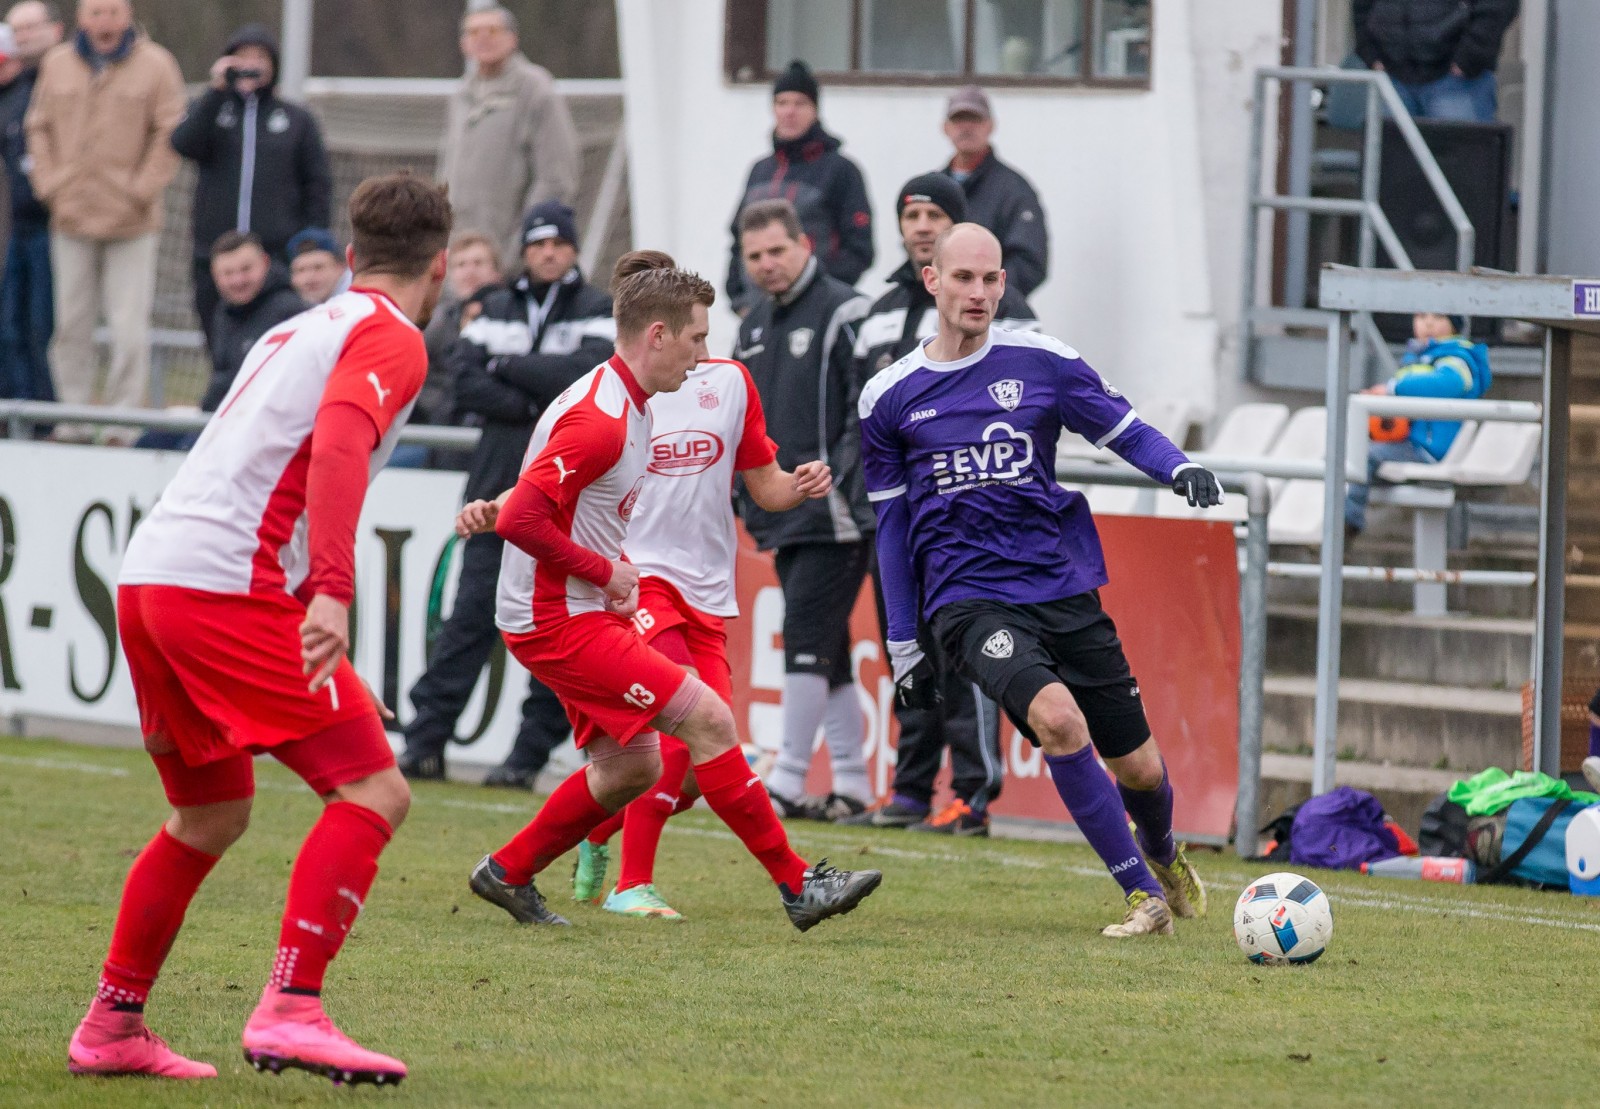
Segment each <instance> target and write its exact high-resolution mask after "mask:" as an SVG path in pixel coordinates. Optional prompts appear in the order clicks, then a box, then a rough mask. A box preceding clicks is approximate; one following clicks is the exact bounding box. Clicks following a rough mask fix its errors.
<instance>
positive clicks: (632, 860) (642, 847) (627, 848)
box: [591, 735, 689, 890]
mask: <svg viewBox="0 0 1600 1109" xmlns="http://www.w3.org/2000/svg"><path fill="white" fill-rule="evenodd" d="M688 772H689V745H688V744H687V743H685V742H684V741H683V740H681V739H679V738H678V737H677V736H670V735H664V736H662V737H661V780H660V781H658V782H657V783H656V784H655V785H654V786H652V787H651V788H650V789H649V790H647V791H646V792H645V793H644V794H643V795H642V796H640V797H636V798H634V800H633V801H631V802H630V803H629V804H628V805H627V807H626V808H624V809H623V810H622V812H623V814H624V815H625V817H626V819H625V820H624V821H623V823H622V866H621V869H620V870H619V871H618V872H617V889H619V890H628V889H632V888H633V887H634V886H648V885H649V884H650V883H651V882H654V881H655V880H656V848H657V847H659V846H661V832H662V830H663V829H665V828H666V826H667V821H668V820H669V819H671V817H672V814H673V813H675V812H677V811H678V803H679V802H680V801H681V800H682V798H683V778H684V775H685V774H687V773H688ZM591 838H593V837H591Z"/></svg>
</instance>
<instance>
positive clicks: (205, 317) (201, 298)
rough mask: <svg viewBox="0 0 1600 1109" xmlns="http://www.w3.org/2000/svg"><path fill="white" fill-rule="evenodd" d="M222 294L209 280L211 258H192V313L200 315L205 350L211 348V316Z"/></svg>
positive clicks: (214, 312) (215, 312)
mask: <svg viewBox="0 0 1600 1109" xmlns="http://www.w3.org/2000/svg"><path fill="white" fill-rule="evenodd" d="M221 303H222V294H221V293H219V292H217V284H216V282H215V281H212V280H211V259H210V258H209V257H207V258H196V259H195V260H194V313H195V315H197V316H199V317H200V330H201V331H203V332H205V334H206V350H208V351H209V350H210V349H211V317H212V316H214V315H216V314H217V305H218V304H221Z"/></svg>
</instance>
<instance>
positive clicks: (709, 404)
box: [695, 385, 722, 410]
mask: <svg viewBox="0 0 1600 1109" xmlns="http://www.w3.org/2000/svg"><path fill="white" fill-rule="evenodd" d="M695 397H696V398H698V399H699V401H700V407H701V408H704V409H708V410H709V409H712V408H715V407H716V406H717V405H719V404H721V403H722V398H720V397H718V396H717V391H716V390H715V389H713V388H711V387H710V386H709V385H708V386H707V387H706V388H704V389H699V390H696V391H695Z"/></svg>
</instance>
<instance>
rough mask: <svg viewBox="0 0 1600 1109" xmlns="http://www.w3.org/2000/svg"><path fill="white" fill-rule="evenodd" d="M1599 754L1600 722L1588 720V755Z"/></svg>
mask: <svg viewBox="0 0 1600 1109" xmlns="http://www.w3.org/2000/svg"><path fill="white" fill-rule="evenodd" d="M1596 756H1600V724H1596V723H1595V722H1594V721H1593V720H1591V721H1589V757H1590V758H1595V757H1596Z"/></svg>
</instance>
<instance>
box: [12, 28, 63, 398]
mask: <svg viewBox="0 0 1600 1109" xmlns="http://www.w3.org/2000/svg"><path fill="white" fill-rule="evenodd" d="M7 22H8V24H9V27H8V31H9V32H11V34H10V38H11V41H10V42H9V43H7V44H6V51H5V53H6V55H7V56H6V58H5V60H4V61H0V152H3V154H4V157H5V166H6V178H7V181H8V183H9V185H10V192H11V236H10V240H9V242H8V243H7V244H6V253H5V279H4V281H3V283H0V397H14V398H16V399H18V400H55V399H56V391H55V386H54V384H52V382H51V380H50V333H51V332H52V331H53V330H54V329H55V303H54V299H53V297H54V292H53V289H52V286H51V282H50V212H49V210H48V209H46V208H45V206H44V205H43V204H42V203H40V201H39V198H38V197H37V196H36V195H34V191H33V182H32V181H30V180H28V172H27V170H28V137H27V134H26V132H25V130H24V128H23V117H24V116H26V115H27V112H28V105H29V103H30V102H31V101H32V100H33V86H34V83H35V82H36V81H37V80H38V79H39V59H40V58H42V57H44V55H45V52H46V51H47V50H49V49H50V48H51V47H52V46H54V45H55V44H56V43H58V42H60V41H61V18H60V16H59V15H57V14H55V13H54V12H53V11H52V10H51V9H50V8H49V7H48V6H47V5H45V4H41V3H39V2H38V0H24V2H23V3H21V4H17V5H16V6H14V7H13V8H12V9H11V11H10V13H9V16H8V19H7Z"/></svg>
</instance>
